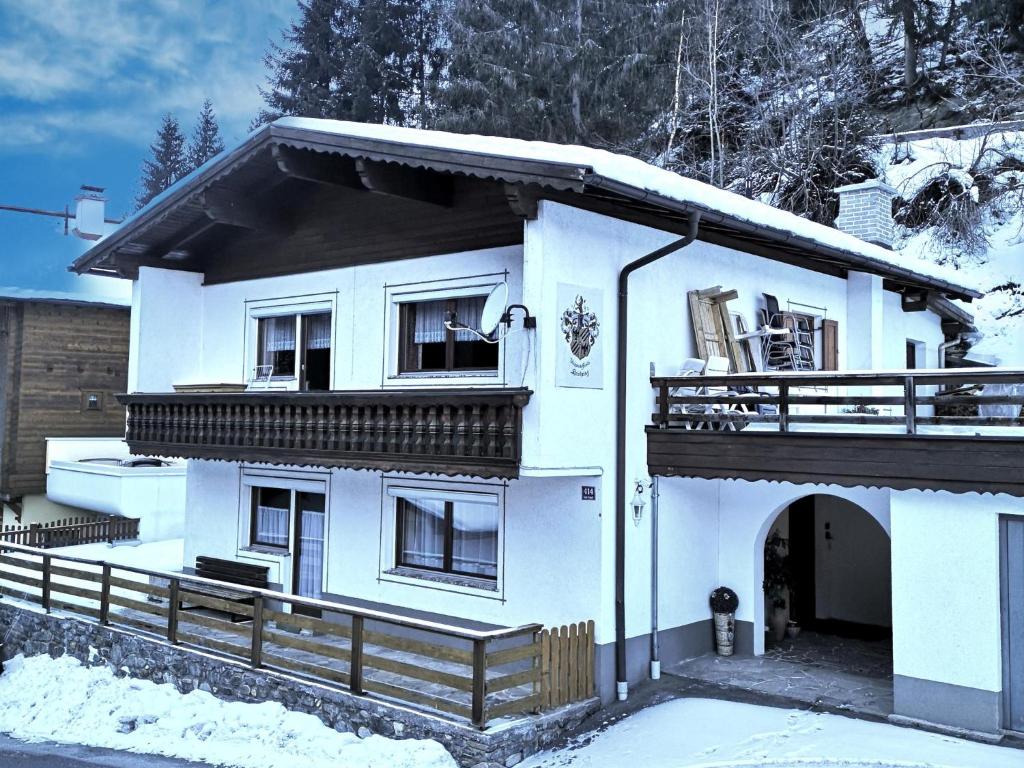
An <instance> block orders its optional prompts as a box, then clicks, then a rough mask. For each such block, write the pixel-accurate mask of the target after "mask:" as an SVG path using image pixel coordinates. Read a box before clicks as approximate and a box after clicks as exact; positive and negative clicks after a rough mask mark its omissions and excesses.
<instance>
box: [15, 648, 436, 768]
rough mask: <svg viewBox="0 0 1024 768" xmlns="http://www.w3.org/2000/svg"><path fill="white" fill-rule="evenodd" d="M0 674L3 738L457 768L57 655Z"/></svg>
mask: <svg viewBox="0 0 1024 768" xmlns="http://www.w3.org/2000/svg"><path fill="white" fill-rule="evenodd" d="M6 666H7V671H6V672H5V673H4V674H3V675H2V676H0V731H2V732H5V733H8V734H10V735H11V736H14V737H15V738H19V739H24V740H27V741H57V742H64V743H74V744H85V745H88V746H93V747H108V748H111V749H120V750H124V751H129V752H138V753H143V754H154V755H166V756H169V757H178V758H183V759H186V760H196V761H202V762H207V763H213V764H218V765H230V766H239V767H241V768H291V766H295V765H301V766H302V767H303V768H455V761H454V760H453V759H452V757H451V755H449V754H448V752H447V751H445V749H444V747H442V746H441V745H440V744H439V743H438V742H436V741H430V740H427V739H422V740H415V739H406V740H402V741H399V740H395V739H387V738H384V737H382V736H369V737H367V738H365V739H360V738H359V737H358V736H355V735H354V734H351V733H339V732H338V731H335V730H333V729H331V728H328V727H327V726H325V725H324V724H323V723H322V722H320V720H319V719H318V718H317V717H314V716H313V715H307V714H302V713H298V712H289V711H288V710H286V709H285V708H284V707H283V706H281V705H280V704H278V703H276V702H265V703H262V704H242V703H239V702H225V701H221V700H220V699H217V698H215V697H214V696H213V695H211V694H209V693H205V692H203V691H192V692H191V693H188V694H184V695H183V694H180V693H178V692H177V690H175V688H174V686H172V685H170V684H157V683H153V682H151V681H148V680H132V679H130V678H118V677H115V676H114V674H113V672H112V671H111V670H110V669H109V668H107V667H86V666H83V665H82V664H80V663H79V662H78V661H77V660H75V659H73V658H71V657H68V656H62V657H61V658H59V659H51V658H50V657H49V656H33V657H31V658H24V657H21V656H18V657H16V658H14V659H12V660H11V661H9V662H7V665H6Z"/></svg>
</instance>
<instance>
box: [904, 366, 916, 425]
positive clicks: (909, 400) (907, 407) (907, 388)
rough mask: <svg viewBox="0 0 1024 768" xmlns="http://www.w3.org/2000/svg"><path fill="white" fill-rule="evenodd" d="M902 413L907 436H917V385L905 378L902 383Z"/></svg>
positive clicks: (910, 377) (911, 379)
mask: <svg viewBox="0 0 1024 768" xmlns="http://www.w3.org/2000/svg"><path fill="white" fill-rule="evenodd" d="M903 411H904V414H905V415H906V418H907V434H908V435H916V434H917V383H916V382H915V381H914V377H913V376H907V378H906V380H905V381H904V383H903Z"/></svg>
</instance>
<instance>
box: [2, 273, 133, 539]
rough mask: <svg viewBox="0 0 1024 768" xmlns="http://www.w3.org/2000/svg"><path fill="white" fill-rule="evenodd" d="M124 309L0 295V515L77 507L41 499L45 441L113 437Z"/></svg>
mask: <svg viewBox="0 0 1024 768" xmlns="http://www.w3.org/2000/svg"><path fill="white" fill-rule="evenodd" d="M129 316H130V308H129V307H128V306H120V305H116V304H110V303H104V302H96V301H91V300H89V299H88V298H87V297H80V296H77V295H71V294H68V295H63V294H54V295H46V294H39V295H35V294H34V293H33V292H24V293H22V294H18V295H8V296H0V438H2V439H0V509H2V510H3V515H2V516H0V520H2V521H3V522H5V523H6V524H7V525H8V526H14V525H16V524H18V523H25V524H27V523H29V522H41V521H49V520H55V519H60V518H62V517H64V516H67V515H70V514H77V513H79V512H81V510H79V509H73V508H69V507H66V506H62V505H60V504H53V503H50V502H48V501H47V498H46V480H47V439H48V438H54V437H67V438H76V439H77V438H97V437H106V438H114V439H115V440H117V439H118V438H119V437H120V435H121V433H122V430H123V428H124V420H125V409H124V406H122V405H121V404H120V403H118V402H117V399H116V397H115V395H117V394H119V393H121V392H123V391H124V387H125V385H126V384H127V381H128V340H129V330H128V325H129Z"/></svg>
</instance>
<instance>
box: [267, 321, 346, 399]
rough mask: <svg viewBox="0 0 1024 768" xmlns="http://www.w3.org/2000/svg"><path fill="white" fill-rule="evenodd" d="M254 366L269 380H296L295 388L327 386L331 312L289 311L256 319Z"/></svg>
mask: <svg viewBox="0 0 1024 768" xmlns="http://www.w3.org/2000/svg"><path fill="white" fill-rule="evenodd" d="M256 322H257V333H256V365H257V366H261V367H262V366H269V367H270V378H271V379H298V382H299V389H302V390H311V391H312V390H315V391H323V390H328V389H330V388H331V313H330V312H329V311H326V312H325V311H318V312H304V313H298V312H297V313H291V314H283V315H273V316H269V317H259V318H257V321H256Z"/></svg>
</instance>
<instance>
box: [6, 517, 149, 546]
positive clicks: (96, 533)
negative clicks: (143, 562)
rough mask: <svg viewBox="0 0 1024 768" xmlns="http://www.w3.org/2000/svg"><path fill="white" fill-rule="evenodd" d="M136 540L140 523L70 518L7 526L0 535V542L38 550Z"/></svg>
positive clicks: (109, 519) (112, 518) (106, 519)
mask: <svg viewBox="0 0 1024 768" xmlns="http://www.w3.org/2000/svg"><path fill="white" fill-rule="evenodd" d="M137 538H139V519H138V518H136V517H108V518H103V519H102V520H95V519H92V518H88V517H69V518H66V519H64V520H53V521H51V522H48V523H31V524H29V525H21V526H18V525H6V526H4V528H3V530H2V531H0V541H3V542H10V543H12V544H21V545H23V546H26V547H37V548H39V549H51V548H53V547H73V546H77V545H78V544H97V543H101V542H106V543H113V542H115V541H133V540H135V539H137Z"/></svg>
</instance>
